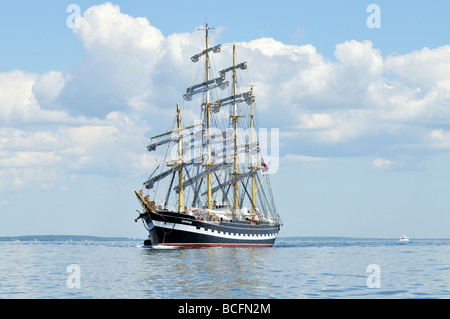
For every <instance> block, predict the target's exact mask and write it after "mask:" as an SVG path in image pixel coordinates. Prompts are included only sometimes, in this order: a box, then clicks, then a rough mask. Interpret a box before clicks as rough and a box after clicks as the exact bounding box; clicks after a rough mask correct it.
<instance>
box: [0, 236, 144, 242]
mask: <svg viewBox="0 0 450 319" xmlns="http://www.w3.org/2000/svg"><path fill="white" fill-rule="evenodd" d="M130 240H141V239H139V238H128V237H99V236H84V235H24V236H3V237H0V241H130Z"/></svg>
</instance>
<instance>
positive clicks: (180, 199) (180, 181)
mask: <svg viewBox="0 0 450 319" xmlns="http://www.w3.org/2000/svg"><path fill="white" fill-rule="evenodd" d="M177 129H181V112H180V105H179V104H177ZM178 158H179V165H181V164H182V162H183V151H182V138H181V130H180V131H179V132H178ZM178 186H179V188H180V191H179V193H178V212H179V213H181V212H183V211H184V203H183V169H182V168H180V170H179V171H178Z"/></svg>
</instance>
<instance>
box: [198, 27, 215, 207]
mask: <svg viewBox="0 0 450 319" xmlns="http://www.w3.org/2000/svg"><path fill="white" fill-rule="evenodd" d="M209 29H213V28H208V20H206V23H205V29H204V30H205V38H206V39H205V40H206V48H205V52H206V62H205V71H206V72H205V73H206V77H205V82H206V83H208V81H209V52H208V49H209V34H208V30H209ZM200 30H201V29H200ZM206 86H207V87H208V85H206ZM210 119H211V106H210V104H209V91H206V133H207V134H208V136H209V134H210V127H211V123H210ZM207 142H208V162H207V164H206V169H210V168H211V145H210V144H209V142H210V140H209V139H208V141H207ZM206 185H207V192H208V209H211V208H212V192H211V174H208V175H207V176H206Z"/></svg>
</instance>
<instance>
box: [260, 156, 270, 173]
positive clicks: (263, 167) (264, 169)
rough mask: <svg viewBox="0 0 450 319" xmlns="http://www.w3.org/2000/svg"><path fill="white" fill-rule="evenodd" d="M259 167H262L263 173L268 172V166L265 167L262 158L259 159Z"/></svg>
mask: <svg viewBox="0 0 450 319" xmlns="http://www.w3.org/2000/svg"><path fill="white" fill-rule="evenodd" d="M261 166H262V171H263V173H265V172H267V171H268V170H269V166H267V165H266V163H264V159H263V158H262V157H261Z"/></svg>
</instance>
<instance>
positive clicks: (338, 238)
mask: <svg viewBox="0 0 450 319" xmlns="http://www.w3.org/2000/svg"><path fill="white" fill-rule="evenodd" d="M278 239H279V240H285V241H290V240H305V241H323V240H325V241H355V240H356V241H358V240H397V239H398V238H381V237H380V238H359V237H345V236H286V237H278ZM426 239H436V240H450V239H449V238H414V240H426ZM136 240H143V238H129V237H101V236H86V235H23V236H1V237H0V242H6V241H136Z"/></svg>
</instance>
